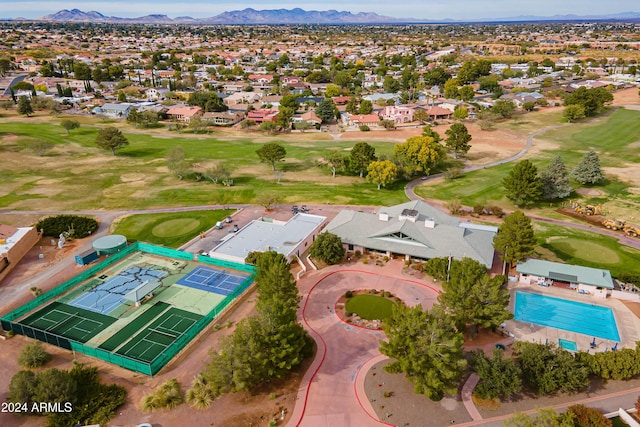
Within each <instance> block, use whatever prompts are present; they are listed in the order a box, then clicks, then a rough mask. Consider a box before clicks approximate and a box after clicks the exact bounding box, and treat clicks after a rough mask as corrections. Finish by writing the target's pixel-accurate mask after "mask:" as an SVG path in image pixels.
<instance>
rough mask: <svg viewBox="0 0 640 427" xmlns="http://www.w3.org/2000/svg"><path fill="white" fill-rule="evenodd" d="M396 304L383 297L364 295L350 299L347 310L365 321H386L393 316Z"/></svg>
mask: <svg viewBox="0 0 640 427" xmlns="http://www.w3.org/2000/svg"><path fill="white" fill-rule="evenodd" d="M394 304H395V303H394V302H393V301H391V300H388V299H386V298H383V297H381V296H377V295H367V294H363V295H355V296H354V297H352V298H350V299H349V300H348V301H347V304H346V305H345V309H346V311H348V312H351V313H355V314H357V315H358V316H360V318H362V319H365V320H385V319H386V318H388V317H389V316H391V311H392V309H393V305H394Z"/></svg>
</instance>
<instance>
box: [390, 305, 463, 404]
mask: <svg viewBox="0 0 640 427" xmlns="http://www.w3.org/2000/svg"><path fill="white" fill-rule="evenodd" d="M383 329H384V332H385V334H386V336H387V341H381V342H380V352H381V353H382V354H384V355H385V356H388V357H391V358H393V359H395V361H394V362H391V363H390V364H388V365H387V366H386V367H385V370H386V371H387V372H391V373H400V372H403V373H405V374H406V375H407V378H408V379H409V381H411V382H412V383H413V386H414V390H415V392H416V393H418V394H423V395H425V396H427V397H428V398H429V399H432V400H439V399H441V398H442V396H443V395H444V394H445V393H452V394H453V393H456V391H457V388H458V387H457V386H458V381H459V379H460V375H461V374H462V371H463V370H464V368H465V366H466V365H467V362H466V360H465V358H464V349H463V344H464V338H463V336H462V333H460V332H459V331H458V330H457V329H456V327H455V323H454V321H453V319H452V318H451V317H450V316H448V315H447V314H446V313H445V311H444V309H443V308H442V307H441V306H439V305H435V306H433V308H432V309H431V311H428V312H427V311H423V310H422V307H421V306H419V305H418V306H415V307H407V306H405V305H404V304H396V305H394V307H393V313H392V315H391V317H390V318H389V319H388V320H387V321H386V322H385V323H384V325H383Z"/></svg>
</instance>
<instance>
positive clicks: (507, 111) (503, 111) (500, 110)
mask: <svg viewBox="0 0 640 427" xmlns="http://www.w3.org/2000/svg"><path fill="white" fill-rule="evenodd" d="M515 111H516V105H515V104H514V103H513V101H512V100H510V99H499V100H497V101H496V102H495V104H493V107H491V112H492V113H494V114H497V115H498V116H500V117H503V118H505V119H508V118H510V117H511V116H513V113H514V112H515Z"/></svg>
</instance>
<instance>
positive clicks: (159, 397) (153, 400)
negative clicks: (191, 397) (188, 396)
mask: <svg viewBox="0 0 640 427" xmlns="http://www.w3.org/2000/svg"><path fill="white" fill-rule="evenodd" d="M183 402H184V394H183V393H182V390H181V389H180V383H179V382H178V380H176V379H175V378H173V379H170V380H168V381H167V382H165V383H164V384H162V386H160V388H159V389H158V390H157V391H155V392H153V393H151V394H148V395H147V396H145V397H144V398H143V399H142V407H141V409H142V411H143V412H151V411H153V410H155V409H162V408H167V409H173V408H175V407H177V406H178V405H180V404H181V403H183Z"/></svg>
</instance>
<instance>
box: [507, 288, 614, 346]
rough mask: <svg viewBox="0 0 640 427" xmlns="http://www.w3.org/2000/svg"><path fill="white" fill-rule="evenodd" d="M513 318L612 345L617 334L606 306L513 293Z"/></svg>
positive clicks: (610, 312) (609, 310)
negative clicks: (604, 341) (514, 302)
mask: <svg viewBox="0 0 640 427" xmlns="http://www.w3.org/2000/svg"><path fill="white" fill-rule="evenodd" d="M514 311H515V313H514V319H515V320H519V321H521V322H527V323H534V324H536V325H542V326H549V327H551V328H557V329H562V330H565V331H570V332H577V333H579V334H584V335H588V336H590V337H598V338H602V339H606V340H611V341H615V342H619V341H620V334H618V328H617V326H616V320H615V318H614V317H613V311H612V310H611V309H610V308H609V307H602V306H599V305H592V304H584V303H581V302H576V301H569V300H565V299H560V298H553V297H547V296H544V295H538V294H532V293H529V292H516V304H515V310H514Z"/></svg>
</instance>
